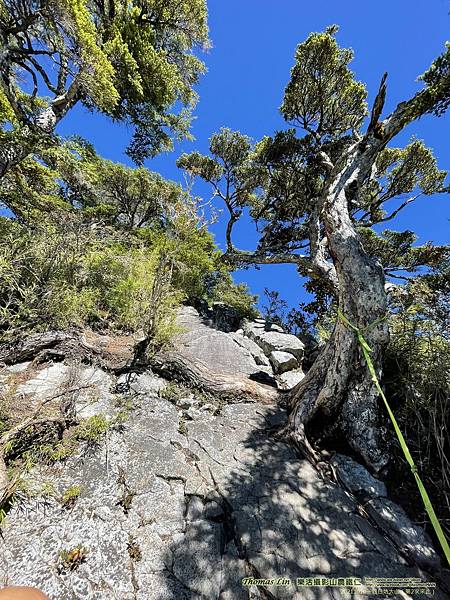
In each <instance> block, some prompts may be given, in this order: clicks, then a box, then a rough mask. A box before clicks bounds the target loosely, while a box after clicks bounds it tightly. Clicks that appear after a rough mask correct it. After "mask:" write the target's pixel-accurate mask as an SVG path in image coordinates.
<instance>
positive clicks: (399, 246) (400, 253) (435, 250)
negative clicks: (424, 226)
mask: <svg viewBox="0 0 450 600" xmlns="http://www.w3.org/2000/svg"><path fill="white" fill-rule="evenodd" d="M359 233H360V236H361V238H362V241H363V244H364V248H365V249H366V251H368V252H369V253H370V254H371V255H372V256H376V257H377V258H378V259H379V260H380V261H381V263H382V265H383V266H384V268H385V270H386V271H387V272H388V273H395V272H396V271H407V272H409V273H412V272H415V271H416V270H417V269H418V268H419V267H421V266H428V267H435V266H438V265H439V264H440V263H441V262H442V260H443V258H445V257H446V256H448V252H449V249H448V247H447V246H436V245H433V244H432V243H426V244H423V245H422V246H414V245H413V244H414V243H415V242H416V240H417V236H416V235H415V234H414V233H413V232H412V231H408V230H407V231H402V232H400V231H390V230H389V229H386V230H385V231H383V233H382V234H381V235H378V234H377V233H375V231H373V230H371V229H368V228H360V229H359Z"/></svg>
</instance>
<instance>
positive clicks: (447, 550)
mask: <svg viewBox="0 0 450 600" xmlns="http://www.w3.org/2000/svg"><path fill="white" fill-rule="evenodd" d="M338 317H339V318H340V319H341V320H342V321H343V322H344V323H345V325H347V326H348V327H350V328H351V329H353V331H354V332H355V333H356V335H357V337H358V341H359V343H360V345H361V348H362V351H363V355H364V358H365V361H366V363H367V366H368V368H369V371H370V374H371V376H372V379H373V382H374V383H375V386H376V388H377V390H378V392H379V394H380V396H381V397H382V399H383V402H384V404H385V406H386V410H387V411H388V414H389V416H390V418H391V421H392V424H393V426H394V429H395V433H396V434H397V437H398V441H399V442H400V446H401V448H402V450H403V454H404V455H405V458H406V460H407V462H408V464H409V466H410V468H411V472H412V474H413V475H414V478H415V480H416V483H417V487H418V488H419V492H420V495H421V496H422V500H423V504H424V506H425V510H426V511H427V514H428V516H429V517H430V521H431V524H432V525H433V528H434V531H435V532H436V535H437V537H438V540H439V542H440V544H441V546H442V550H443V551H444V554H445V557H446V559H447V562H448V564H449V565H450V547H449V545H448V542H447V540H446V538H445V535H444V532H443V531H442V527H441V524H440V523H439V520H438V518H437V516H436V513H435V512H434V508H433V506H432V504H431V501H430V498H429V496H428V494H427V491H426V489H425V486H424V485H423V483H422V480H421V479H420V476H419V473H418V471H417V467H416V465H415V463H414V460H413V458H412V456H411V453H410V451H409V448H408V445H407V443H406V441H405V438H404V437H403V434H402V432H401V431H400V428H399V426H398V423H397V420H396V418H395V416H394V413H393V412H392V410H391V407H390V406H389V403H388V401H387V399H386V396H385V395H384V392H383V390H382V388H381V385H380V382H379V381H378V377H377V374H376V372H375V367H374V366H373V362H372V359H371V358H370V352H372V349H371V348H370V346H369V344H368V343H367V342H366V340H365V339H364V336H363V334H362V331H365V330H366V329H371V328H372V327H374V326H375V325H376V324H378V323H379V322H380V321H382V320H383V319H384V318H386V317H383V318H382V319H377V321H374V322H373V323H371V324H370V325H369V326H368V327H366V328H365V329H364V330H361V329H359V328H358V327H356V326H355V325H353V324H352V323H350V321H349V320H348V319H347V317H346V316H345V315H344V314H343V313H342V312H341V311H340V309H338Z"/></svg>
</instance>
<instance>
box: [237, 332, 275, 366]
mask: <svg viewBox="0 0 450 600" xmlns="http://www.w3.org/2000/svg"><path fill="white" fill-rule="evenodd" d="M228 335H229V336H230V337H231V339H233V340H234V341H235V342H236V344H238V346H241V348H245V350H248V352H250V354H251V355H252V357H253V360H254V361H255V363H256V364H257V365H260V366H263V367H270V362H269V359H268V358H267V356H266V355H265V354H264V352H263V351H262V350H261V348H260V347H259V346H258V344H256V343H255V342H254V341H253V340H251V339H250V338H248V337H245V336H244V335H242V334H239V333H238V332H237V331H236V332H234V331H233V332H231V333H229V334H228Z"/></svg>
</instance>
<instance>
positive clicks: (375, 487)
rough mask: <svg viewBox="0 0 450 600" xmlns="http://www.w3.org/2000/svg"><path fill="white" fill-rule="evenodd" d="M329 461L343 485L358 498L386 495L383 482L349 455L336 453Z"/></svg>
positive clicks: (364, 498) (365, 498)
mask: <svg viewBox="0 0 450 600" xmlns="http://www.w3.org/2000/svg"><path fill="white" fill-rule="evenodd" d="M331 462H332V464H333V466H334V467H335V469H336V472H337V474H338V476H339V478H340V480H341V481H342V482H343V484H344V485H345V487H346V488H347V489H349V490H350V491H351V492H352V493H353V494H355V496H357V497H358V498H361V499H362V500H367V499H369V498H379V497H385V496H387V490H386V486H385V484H384V483H383V482H382V481H380V480H379V479H375V477H372V475H371V474H370V473H369V471H368V470H367V469H366V468H365V467H363V466H362V465H360V464H359V463H357V462H356V461H354V460H353V459H351V458H350V457H348V456H344V455H343V454H336V455H335V456H333V458H332V459H331Z"/></svg>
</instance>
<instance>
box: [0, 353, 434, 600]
mask: <svg viewBox="0 0 450 600" xmlns="http://www.w3.org/2000/svg"><path fill="white" fill-rule="evenodd" d="M71 369H72V370H73V367H72V366H71V365H70V364H69V363H65V362H59V363H47V364H45V365H41V366H40V367H37V368H36V367H35V366H33V365H31V363H25V364H17V365H12V366H8V367H5V368H4V369H3V370H2V372H1V377H0V379H1V383H2V385H3V389H4V390H7V389H10V386H11V385H13V383H14V386H15V387H14V389H12V388H11V389H10V393H12V394H17V395H18V396H17V397H18V398H19V399H22V400H23V402H26V403H31V404H33V402H36V401H37V400H38V399H39V398H42V396H43V395H45V394H47V395H48V394H50V395H51V394H53V393H54V392H55V390H57V389H59V386H60V385H61V383H62V381H63V380H64V378H65V377H66V376H67V374H68V372H69V371H70V370H71ZM77 369H78V370H77V377H78V379H79V381H82V382H83V383H84V385H87V386H89V387H87V388H86V391H85V392H83V393H80V395H79V397H78V398H77V401H76V410H77V413H78V415H79V416H81V415H93V414H100V415H106V416H108V417H113V416H114V415H115V414H116V413H117V411H118V410H119V408H118V407H119V406H121V405H123V402H124V401H126V403H128V404H130V405H131V409H130V412H129V415H128V418H127V420H126V421H125V422H124V424H123V426H122V427H121V428H119V429H116V428H112V429H110V430H108V431H107V433H106V435H105V437H104V438H103V439H102V440H101V442H100V443H99V444H98V445H97V446H95V447H80V449H79V451H78V452H77V454H76V455H74V456H72V457H70V458H69V459H68V460H66V461H65V462H59V463H54V464H52V465H47V466H45V465H41V466H36V467H35V468H33V469H32V470H31V471H30V472H29V473H28V474H27V475H26V477H25V489H27V494H26V495H25V496H21V497H20V498H19V499H18V501H17V502H15V503H14V504H13V506H12V508H11V510H10V511H9V513H8V515H7V517H6V519H5V521H4V523H3V526H2V537H1V539H0V584H2V585H6V584H17V585H33V586H37V587H39V588H41V589H42V590H44V591H45V592H46V593H47V594H48V595H49V596H50V598H52V599H54V600H73V599H81V598H83V599H86V600H103V599H104V600H110V599H111V598H113V599H117V600H169V599H170V600H187V599H207V600H210V599H218V600H219V599H220V600H228V599H229V600H240V599H245V598H261V599H267V598H280V599H281V598H290V599H291V598H293V599H295V600H304V599H305V598H306V599H307V600H308V599H309V598H310V599H316V598H319V599H324V600H325V599H327V600H328V599H331V600H340V598H341V597H342V596H340V595H339V592H338V590H335V589H333V588H324V589H320V588H317V589H315V590H313V591H311V590H308V589H306V588H299V587H297V586H296V584H295V581H296V578H297V577H307V576H310V575H312V574H314V575H316V576H325V577H326V576H330V575H336V576H340V575H343V576H355V577H364V576H370V577H421V578H424V577H427V575H426V574H425V572H424V571H421V570H420V569H419V567H418V566H416V565H417V564H419V565H422V567H431V568H433V569H435V570H437V569H438V568H439V561H438V559H437V556H436V554H435V552H434V550H433V548H432V545H431V543H430V541H429V539H428V538H427V536H426V535H425V534H424V532H423V531H422V530H421V529H420V528H418V526H416V525H414V524H413V523H411V522H410V521H409V520H408V518H407V517H406V515H405V514H404V513H403V511H401V509H399V507H398V506H396V505H394V504H393V503H392V502H391V501H389V500H388V499H387V498H386V497H385V488H384V486H383V484H382V483H381V482H379V481H378V480H375V479H374V478H373V477H371V476H370V475H369V474H368V473H367V471H366V470H365V469H364V468H363V467H362V466H361V465H358V464H357V463H354V461H352V460H351V459H350V458H348V457H344V456H336V457H335V458H334V459H333V460H334V466H335V469H336V471H337V473H338V481H339V482H341V483H337V482H334V481H331V480H327V479H326V478H324V477H323V476H321V475H320V474H319V473H318V472H317V471H316V470H315V469H314V468H313V467H312V466H311V465H310V464H309V463H308V462H307V461H306V460H304V459H301V458H299V457H298V455H297V454H296V452H295V451H294V449H293V448H292V447H290V446H289V445H287V444H286V443H284V442H282V441H280V440H277V439H275V438H274V437H272V436H271V434H270V431H271V429H272V428H273V426H275V425H280V424H282V423H284V421H285V418H286V415H285V413H284V411H283V409H281V408H280V407H278V406H277V405H276V404H275V403H272V404H271V405H270V404H267V403H265V404H263V403H261V402H258V401H253V402H245V401H244V402H243V401H241V402H239V403H234V402H231V403H228V404H224V403H223V401H220V402H217V403H214V401H212V402H211V400H209V401H208V403H207V402H206V401H205V399H204V398H202V396H201V395H200V396H199V395H197V393H196V392H195V391H192V392H187V393H186V394H185V395H184V396H183V395H178V396H176V397H173V396H171V394H170V393H169V391H170V390H171V386H173V384H171V383H169V382H167V381H166V380H164V379H163V378H161V377H158V376H156V375H154V374H152V373H151V372H150V371H148V372H145V373H141V374H138V373H134V374H133V373H131V374H127V375H125V374H122V375H120V376H119V377H117V376H115V375H113V374H111V373H110V372H109V373H108V372H106V371H105V370H103V369H101V368H98V367H95V368H94V367H89V366H83V365H78V367H77ZM71 376H72V379H73V371H72V375H71ZM18 377H20V383H19V385H17V382H18ZM119 400H120V401H119ZM74 487H78V489H79V495H78V496H77V497H76V498H75V500H74V501H73V502H71V503H70V504H65V503H64V501H63V498H64V496H65V495H66V494H67V491H68V490H70V489H74ZM361 502H365V505H364V506H365V507H364V511H361V509H360V507H361ZM386 511H388V512H386ZM368 514H370V518H368V516H367V515H368ZM74 548H82V549H83V560H81V561H80V562H79V564H76V565H75V566H74V567H73V568H68V567H67V565H65V563H64V562H63V561H62V558H61V556H62V553H64V552H68V551H70V550H72V549H74ZM414 563H416V565H415V564H414ZM250 576H251V577H257V578H267V579H270V578H277V577H285V578H290V579H291V580H292V584H290V585H288V586H274V585H269V586H266V587H265V588H258V587H255V586H253V587H251V588H249V587H245V586H242V584H241V581H242V578H243V577H250ZM355 597H356V598H367V597H368V596H363V595H356V596H355ZM405 597H407V596H405ZM414 597H415V598H425V596H421V595H415V596H414ZM445 597H446V595H445V593H444V592H441V591H440V590H439V589H438V590H437V592H436V595H435V598H439V599H443V598H445Z"/></svg>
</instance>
